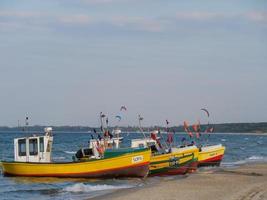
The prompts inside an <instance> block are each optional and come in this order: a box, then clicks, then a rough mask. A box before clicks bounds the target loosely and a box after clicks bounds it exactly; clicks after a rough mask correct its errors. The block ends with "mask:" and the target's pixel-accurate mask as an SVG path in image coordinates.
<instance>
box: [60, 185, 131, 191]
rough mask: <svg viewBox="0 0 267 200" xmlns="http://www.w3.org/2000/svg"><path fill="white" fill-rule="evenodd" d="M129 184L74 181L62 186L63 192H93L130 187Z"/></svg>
mask: <svg viewBox="0 0 267 200" xmlns="http://www.w3.org/2000/svg"><path fill="white" fill-rule="evenodd" d="M132 187H133V186H131V185H107V184H103V185H86V184H83V183H76V184H74V185H71V186H67V187H65V188H63V191H65V192H93V191H103V190H118V189H127V188H132Z"/></svg>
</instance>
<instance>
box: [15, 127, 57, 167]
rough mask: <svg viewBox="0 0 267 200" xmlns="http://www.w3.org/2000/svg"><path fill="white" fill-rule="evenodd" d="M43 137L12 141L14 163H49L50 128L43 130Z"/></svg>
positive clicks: (50, 148) (51, 142)
mask: <svg viewBox="0 0 267 200" xmlns="http://www.w3.org/2000/svg"><path fill="white" fill-rule="evenodd" d="M44 131H45V135H43V136H35V135H33V136H30V137H24V138H16V139H14V160H15V161H16V162H51V154H52V144H53V136H52V128H51V127H48V128H45V130H44Z"/></svg>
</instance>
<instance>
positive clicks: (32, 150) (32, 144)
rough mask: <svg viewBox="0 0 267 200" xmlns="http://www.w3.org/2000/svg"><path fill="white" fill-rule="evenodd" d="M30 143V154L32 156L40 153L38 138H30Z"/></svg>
mask: <svg viewBox="0 0 267 200" xmlns="http://www.w3.org/2000/svg"><path fill="white" fill-rule="evenodd" d="M29 144H30V155H31V156H35V155H38V145H37V138H35V139H30V140H29Z"/></svg>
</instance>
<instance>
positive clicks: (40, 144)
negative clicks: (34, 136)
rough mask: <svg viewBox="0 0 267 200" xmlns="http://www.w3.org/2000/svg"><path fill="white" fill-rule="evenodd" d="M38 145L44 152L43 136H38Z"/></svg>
mask: <svg viewBox="0 0 267 200" xmlns="http://www.w3.org/2000/svg"><path fill="white" fill-rule="evenodd" d="M39 146H40V152H44V138H43V137H40V138H39Z"/></svg>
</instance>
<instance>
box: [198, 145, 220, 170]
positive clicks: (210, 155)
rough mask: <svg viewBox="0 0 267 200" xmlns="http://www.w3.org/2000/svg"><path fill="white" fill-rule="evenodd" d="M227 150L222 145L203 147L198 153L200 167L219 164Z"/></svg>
mask: <svg viewBox="0 0 267 200" xmlns="http://www.w3.org/2000/svg"><path fill="white" fill-rule="evenodd" d="M224 152H225V147H224V146H222V145H214V146H208V147H202V148H201V149H200V151H199V155H198V167H204V166H219V165H220V163H221V161H222V159H223V156H224Z"/></svg>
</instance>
